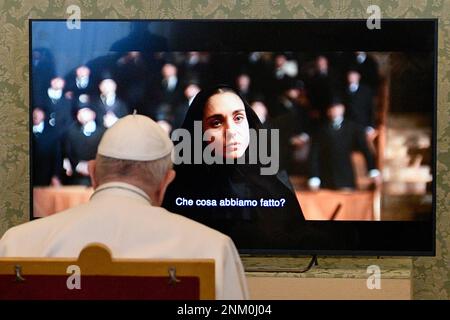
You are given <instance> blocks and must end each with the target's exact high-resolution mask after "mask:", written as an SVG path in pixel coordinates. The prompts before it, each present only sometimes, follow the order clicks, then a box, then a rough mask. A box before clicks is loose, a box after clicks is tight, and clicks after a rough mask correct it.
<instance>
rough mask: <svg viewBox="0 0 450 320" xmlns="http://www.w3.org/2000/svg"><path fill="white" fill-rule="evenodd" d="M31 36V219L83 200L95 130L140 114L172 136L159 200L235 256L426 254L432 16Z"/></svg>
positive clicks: (56, 28) (100, 28) (161, 24)
mask: <svg viewBox="0 0 450 320" xmlns="http://www.w3.org/2000/svg"><path fill="white" fill-rule="evenodd" d="M30 30H31V32H30V36H31V46H30V50H31V52H30V74H31V76H30V143H31V146H32V148H30V149H31V150H32V152H31V161H30V164H31V165H30V166H31V184H32V189H33V192H32V201H31V206H32V208H31V216H32V217H31V218H33V219H35V218H44V217H46V216H49V215H53V214H57V213H58V212H60V211H62V210H65V209H67V208H69V207H72V206H75V205H78V204H81V203H84V202H86V201H89V197H90V196H91V194H92V193H93V189H92V187H91V182H90V178H89V173H88V165H87V163H88V161H90V160H93V159H95V155H96V150H97V146H98V144H99V141H100V139H101V137H102V135H103V133H104V132H105V131H106V130H107V129H108V128H109V127H111V126H112V125H114V123H115V122H116V121H117V120H118V119H120V118H121V117H123V116H125V115H128V114H133V113H137V114H142V115H145V116H148V117H150V118H152V119H154V120H155V121H156V122H157V123H158V124H159V125H160V126H161V127H162V128H163V129H164V130H165V131H166V132H167V134H168V135H169V136H170V137H171V139H172V140H173V142H174V145H175V147H174V152H173V157H172V159H173V162H174V169H175V170H176V172H177V176H176V179H175V181H174V182H173V183H172V184H171V185H170V186H169V188H168V190H167V192H166V194H165V198H164V202H163V206H164V207H165V208H167V209H168V210H169V211H171V212H174V213H178V214H181V215H184V216H186V217H188V218H191V219H194V220H196V221H199V222H201V223H203V224H206V225H208V226H210V227H212V228H214V229H217V230H219V231H221V232H223V233H225V234H227V235H229V236H230V237H231V238H232V239H233V241H234V242H235V244H236V246H237V248H238V249H239V250H240V252H241V253H258V254H327V255H330V254H331V255H356V254H364V255H433V254H434V241H435V215H434V206H435V187H434V183H435V174H434V173H435V140H436V139H435V133H436V125H435V121H436V65H437V61H436V41H437V39H436V38H437V32H436V30H437V21H436V20H382V21H381V28H380V29H370V28H368V27H367V24H366V21H365V20H295V21H293V20H287V21H284V20H279V21H273V20H270V21H269V20H267V21H266V20H248V21H235V20H225V21H223V20H220V21H183V20H172V21H153V20H152V21H145V20H130V21H124V20H117V21H111V20H83V21H81V23H80V26H79V28H73V26H72V27H69V26H68V23H67V22H66V21H65V20H30ZM130 214H131V213H130Z"/></svg>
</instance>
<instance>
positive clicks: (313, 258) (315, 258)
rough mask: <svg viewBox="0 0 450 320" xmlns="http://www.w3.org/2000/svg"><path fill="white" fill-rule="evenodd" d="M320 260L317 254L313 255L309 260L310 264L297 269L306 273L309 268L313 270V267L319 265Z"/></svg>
mask: <svg viewBox="0 0 450 320" xmlns="http://www.w3.org/2000/svg"><path fill="white" fill-rule="evenodd" d="M318 265H319V262H318V261H317V255H316V254H314V255H313V256H312V257H311V261H309V263H308V265H307V266H306V268H304V269H301V270H300V271H297V272H298V273H305V272H308V271H309V270H311V269H312V268H313V267H315V266H318Z"/></svg>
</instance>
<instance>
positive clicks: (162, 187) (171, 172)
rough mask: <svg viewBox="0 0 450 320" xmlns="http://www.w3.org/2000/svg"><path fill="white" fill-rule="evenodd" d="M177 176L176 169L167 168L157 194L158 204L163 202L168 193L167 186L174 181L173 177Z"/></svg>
mask: <svg viewBox="0 0 450 320" xmlns="http://www.w3.org/2000/svg"><path fill="white" fill-rule="evenodd" d="M175 176H176V172H175V170H173V169H169V170H167V173H166V175H165V177H164V179H162V181H161V183H160V184H159V191H158V194H157V197H158V199H157V200H158V205H161V204H162V202H163V200H164V195H165V194H166V190H167V187H168V186H169V184H170V183H171V182H172V181H173V179H175Z"/></svg>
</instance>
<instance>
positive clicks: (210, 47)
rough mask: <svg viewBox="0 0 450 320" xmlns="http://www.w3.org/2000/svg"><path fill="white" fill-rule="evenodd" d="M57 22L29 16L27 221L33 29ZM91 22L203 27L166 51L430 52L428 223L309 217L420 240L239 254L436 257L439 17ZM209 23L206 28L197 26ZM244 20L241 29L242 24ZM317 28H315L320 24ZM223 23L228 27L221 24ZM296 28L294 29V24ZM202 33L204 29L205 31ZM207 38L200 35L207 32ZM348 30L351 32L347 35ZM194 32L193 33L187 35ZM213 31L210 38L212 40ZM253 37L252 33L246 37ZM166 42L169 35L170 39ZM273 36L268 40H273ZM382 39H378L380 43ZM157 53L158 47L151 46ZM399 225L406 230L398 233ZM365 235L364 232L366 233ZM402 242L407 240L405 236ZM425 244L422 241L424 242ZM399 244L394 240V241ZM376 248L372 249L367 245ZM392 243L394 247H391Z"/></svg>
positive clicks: (371, 232) (387, 237)
mask: <svg viewBox="0 0 450 320" xmlns="http://www.w3.org/2000/svg"><path fill="white" fill-rule="evenodd" d="M35 21H36V22H42V21H51V22H54V21H61V22H65V21H66V20H65V19H29V53H30V54H29V74H30V77H29V92H30V95H29V106H30V107H29V110H30V111H29V128H28V130H29V133H30V135H29V146H30V152H29V173H30V220H34V219H38V218H36V217H34V216H33V183H32V181H33V172H32V171H33V170H32V163H33V162H32V161H33V155H32V150H33V149H32V134H31V132H32V112H31V109H32V108H31V92H32V70H31V69H32V68H31V62H32V60H31V59H32V56H31V52H32V48H33V46H32V32H33V31H32V30H33V27H32V25H33V22H35ZM84 21H92V22H102V21H109V22H116V21H117V22H119V21H122V22H134V21H145V22H154V23H164V24H172V25H176V24H178V25H179V26H184V27H186V26H187V27H189V28H191V29H189V28H184V29H183V30H184V31H185V32H186V33H187V32H188V31H192V28H193V29H194V30H198V29H195V28H200V29H202V30H201V32H198V33H194V35H195V37H194V38H192V37H190V38H189V37H186V36H182V34H183V33H181V36H180V34H179V33H178V35H177V36H178V37H179V38H181V39H185V40H186V41H181V42H177V43H176V45H175V46H174V45H173V43H171V42H170V41H169V43H170V45H171V46H169V48H168V50H167V51H222V52H224V51H225V52H226V51H233V52H235V51H241V52H245V51H274V52H277V51H301V50H308V51H311V52H314V51H315V52H323V51H326V52H330V51H356V50H364V51H377V52H380V51H410V52H413V51H414V52H423V51H431V52H433V57H434V61H433V62H434V63H433V67H434V79H433V81H434V83H433V84H434V92H433V128H432V137H431V141H432V143H431V148H432V151H431V152H432V155H431V156H432V167H431V171H432V176H433V180H432V183H431V189H432V212H431V220H430V221H371V222H362V221H307V223H309V224H311V225H313V224H314V225H316V226H318V227H319V228H324V229H326V228H329V227H330V226H331V227H332V228H337V227H336V226H343V228H342V229H343V230H345V228H348V226H350V227H352V228H355V230H356V231H357V232H358V233H359V234H362V233H363V232H369V234H368V235H369V237H368V238H370V235H373V236H378V237H381V238H382V239H383V241H384V243H394V242H395V241H398V240H399V239H400V240H401V238H402V236H403V235H405V234H408V233H409V234H410V237H415V239H416V242H418V243H422V246H423V247H422V248H419V246H417V247H415V248H413V247H411V246H408V244H407V243H404V244H401V246H400V247H399V248H396V249H393V250H387V249H383V248H381V249H380V247H378V248H377V244H376V242H377V239H376V238H375V239H372V240H368V239H367V238H366V240H364V241H365V242H363V243H362V245H360V246H359V247H358V248H353V249H348V248H347V249H342V250H340V249H298V250H297V249H296V250H285V249H279V250H278V249H277V250H273V249H270V250H268V249H239V248H238V249H239V252H240V253H241V254H243V255H258V256H266V255H283V256H285V255H288V256H293V255H326V256H435V255H436V161H437V63H438V59H437V58H438V57H437V51H438V50H437V49H438V19H381V29H374V30H370V29H368V28H367V26H366V20H365V19H303V20H293V19H283V20H265V19H263V20H260V19H250V20H240V19H225V20H223V19H220V20H219V19H217V20H206V19H196V20H186V19H180V20H161V19H151V20H136V19H116V20H113V19H82V20H81V23H83V22H84ZM204 24H208V28H207V29H206V30H205V29H204V28H201V27H202V26H204ZM244 24H245V28H244V29H242V28H241V26H243V25H244ZM261 24H264V25H265V26H264V28H265V29H264V30H265V31H267V30H270V31H271V32H267V33H262V32H261V30H262V29H261V28H262V26H261ZM319 24H320V26H319V27H318V25H319ZM225 26H226V27H225ZM294 27H297V28H298V29H297V28H294ZM285 30H288V31H289V35H290V36H294V37H295V38H296V39H304V40H306V41H296V42H294V43H293V44H292V43H290V45H291V46H290V47H289V50H287V49H286V47H283V46H285V45H286V44H285V43H287V41H290V40H289V39H288V37H287V36H286V34H285V33H283V31H285ZM205 31H206V32H205ZM208 33H209V35H208V36H207V39H209V40H210V41H205V39H204V38H202V37H205V35H206V34H208ZM348 34H350V35H351V36H348ZM191 35H192V33H191ZM211 35H213V37H212V38H213V39H211ZM249 35H251V37H250V36H249ZM169 40H170V39H169ZM271 40H272V41H271ZM380 41H381V42H380ZM155 51H158V50H155ZM398 228H405V229H406V230H402V231H401V233H400V234H398V233H397V232H398V231H399V229H398ZM366 237H367V234H366ZM403 241H404V242H405V240H403ZM424 243H425V244H424ZM397 246H398V244H397ZM372 247H374V249H371V248H372ZM394 247H395V246H394Z"/></svg>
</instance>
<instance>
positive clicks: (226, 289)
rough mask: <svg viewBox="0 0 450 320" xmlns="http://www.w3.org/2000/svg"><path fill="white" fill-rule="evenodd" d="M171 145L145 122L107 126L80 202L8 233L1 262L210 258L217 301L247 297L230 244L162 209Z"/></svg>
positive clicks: (137, 118)
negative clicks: (86, 252)
mask: <svg viewBox="0 0 450 320" xmlns="http://www.w3.org/2000/svg"><path fill="white" fill-rule="evenodd" d="M172 149H173V144H172V141H170V139H169V138H168V136H167V134H166V133H165V132H164V131H163V130H162V129H161V128H160V127H159V126H158V125H157V124H156V123H155V122H154V121H153V120H151V119H150V118H147V117H144V116H141V115H129V116H126V117H124V118H122V119H120V120H118V121H117V123H116V124H114V125H113V126H112V127H111V128H110V129H108V130H107V131H106V132H105V134H104V136H103V138H102V140H101V142H100V145H99V147H98V152H97V157H96V160H95V161H92V162H90V164H89V171H90V174H91V178H92V182H93V187H94V189H95V192H94V194H93V195H92V197H91V199H90V201H89V202H88V203H86V204H83V205H80V206H77V207H74V208H71V209H68V210H65V211H63V212H60V213H57V214H54V215H52V216H49V217H46V218H42V219H38V220H34V221H31V222H28V223H25V224H22V225H19V226H16V227H14V228H12V229H10V230H8V231H7V232H6V233H5V234H4V236H3V238H2V239H1V240H0V257H70V258H73V257H77V256H78V255H79V253H80V251H81V250H82V249H83V248H84V247H85V246H86V245H87V244H89V243H92V242H100V243H103V244H105V245H107V246H108V247H109V248H110V249H111V251H112V254H113V257H114V258H155V259H165V258H169V259H170V258H178V259H196V258H198V259H201V258H205V259H207V258H208V259H214V260H215V272H216V298H217V299H246V298H248V292H247V285H246V281H245V276H244V271H243V267H242V263H241V260H240V258H239V255H238V253H237V250H236V248H235V246H234V243H233V242H232V240H231V239H230V238H229V237H228V236H226V235H224V234H222V233H219V232H218V231H215V230H213V229H211V228H209V227H206V226H204V225H202V224H199V223H197V222H195V221H192V220H189V219H187V218H185V217H183V216H180V215H177V214H174V213H171V212H169V211H167V210H165V209H164V208H161V207H160V205H161V203H162V200H163V197H164V193H165V190H166V188H167V186H168V185H169V184H170V182H171V181H172V180H173V178H174V176H175V172H174V171H173V170H172V161H171V152H172Z"/></svg>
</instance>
